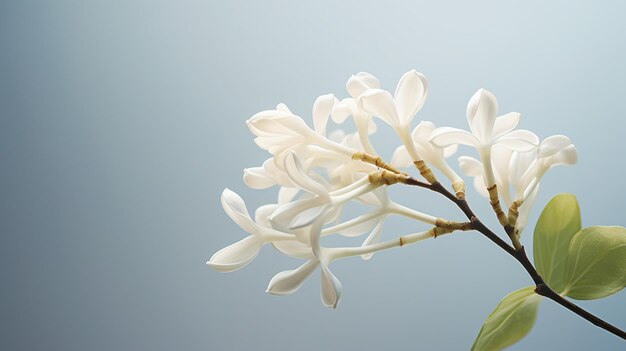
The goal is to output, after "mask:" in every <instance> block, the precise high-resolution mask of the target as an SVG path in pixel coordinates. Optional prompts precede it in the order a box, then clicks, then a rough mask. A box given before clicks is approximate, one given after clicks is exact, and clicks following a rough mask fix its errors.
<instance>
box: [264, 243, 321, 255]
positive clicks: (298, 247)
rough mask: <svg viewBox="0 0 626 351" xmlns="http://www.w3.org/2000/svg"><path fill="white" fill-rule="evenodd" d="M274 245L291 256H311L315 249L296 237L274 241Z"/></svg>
mask: <svg viewBox="0 0 626 351" xmlns="http://www.w3.org/2000/svg"><path fill="white" fill-rule="evenodd" d="M272 245H273V246H274V248H275V249H276V250H278V251H280V252H282V253H283V254H285V255H287V256H291V257H296V258H310V257H311V256H312V255H313V250H312V249H311V246H310V245H307V244H305V243H303V242H301V241H298V240H295V239H294V240H279V241H273V242H272Z"/></svg>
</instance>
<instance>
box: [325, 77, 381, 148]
mask: <svg viewBox="0 0 626 351" xmlns="http://www.w3.org/2000/svg"><path fill="white" fill-rule="evenodd" d="M379 87H380V82H379V81H378V79H376V77H374V76H373V75H371V74H369V73H367V72H359V73H357V74H356V75H353V76H352V77H350V79H348V83H346V90H347V91H348V93H349V94H350V96H351V97H349V98H345V99H343V100H341V101H339V102H336V103H335V105H334V106H333V110H332V112H331V117H332V119H333V121H334V122H335V123H337V124H341V123H344V122H345V120H346V119H347V118H348V116H352V119H353V121H354V125H355V127H356V133H355V134H354V135H355V136H357V139H358V140H359V142H360V144H361V145H362V148H363V151H365V152H367V153H369V154H371V155H376V154H377V153H376V150H374V147H373V146H372V144H371V142H370V140H369V135H370V134H372V133H374V132H376V124H375V123H374V121H373V120H372V115H371V114H369V113H367V112H365V111H363V110H362V109H360V108H359V107H358V106H357V103H356V100H355V99H357V98H358V97H359V96H360V95H361V94H362V93H364V92H365V91H367V90H368V89H377V88H379Z"/></svg>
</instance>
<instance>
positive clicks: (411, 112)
mask: <svg viewBox="0 0 626 351" xmlns="http://www.w3.org/2000/svg"><path fill="white" fill-rule="evenodd" d="M427 95H428V81H427V80H426V77H424V75H423V74H421V73H419V72H417V71H416V70H411V71H409V72H406V73H405V74H404V75H403V76H402V77H401V78H400V81H398V85H397V86H396V92H395V94H394V100H395V102H396V107H397V109H398V116H399V118H400V122H401V123H402V124H408V123H409V122H410V121H411V119H413V116H415V114H416V113H417V111H419V110H420V109H421V108H422V106H423V105H424V102H425V101H426V96H427Z"/></svg>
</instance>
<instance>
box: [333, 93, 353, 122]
mask: <svg viewBox="0 0 626 351" xmlns="http://www.w3.org/2000/svg"><path fill="white" fill-rule="evenodd" d="M355 107H356V102H355V101H354V99H352V98H345V99H343V100H341V101H339V102H337V103H335V105H334V106H333V109H332V110H331V111H330V117H331V118H332V119H333V122H335V123H337V124H341V123H343V122H344V121H345V120H346V118H348V117H349V116H352V111H353V109H354V108H355Z"/></svg>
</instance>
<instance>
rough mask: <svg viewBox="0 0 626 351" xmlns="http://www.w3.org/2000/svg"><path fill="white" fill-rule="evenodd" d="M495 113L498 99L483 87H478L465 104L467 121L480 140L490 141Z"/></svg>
mask: <svg viewBox="0 0 626 351" xmlns="http://www.w3.org/2000/svg"><path fill="white" fill-rule="evenodd" d="M497 113H498V101H497V100H496V97H495V96H494V95H493V94H492V93H491V92H489V91H487V90H485V89H479V90H478V91H477V92H476V93H475V94H474V95H473V96H472V98H471V99H470V101H469V103H468V104H467V121H468V123H469V126H470V129H471V130H472V134H474V135H476V137H478V139H480V141H481V142H483V143H487V142H489V141H490V139H491V135H492V131H493V125H494V123H495V119H496V115H497Z"/></svg>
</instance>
